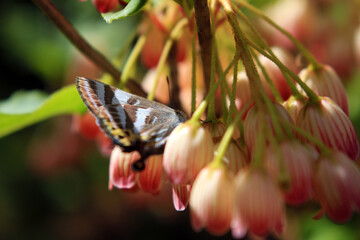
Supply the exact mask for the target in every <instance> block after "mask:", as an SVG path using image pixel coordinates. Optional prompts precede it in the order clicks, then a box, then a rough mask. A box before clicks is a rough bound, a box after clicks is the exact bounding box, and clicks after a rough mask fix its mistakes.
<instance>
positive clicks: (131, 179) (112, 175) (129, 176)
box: [109, 146, 140, 189]
mask: <svg viewBox="0 0 360 240" xmlns="http://www.w3.org/2000/svg"><path fill="white" fill-rule="evenodd" d="M138 159H140V154H139V153H138V152H136V151H134V152H131V153H124V152H122V151H121V149H120V147H119V146H115V147H114V149H113V151H112V152H111V156H110V166H109V189H112V188H113V186H115V187H117V188H120V189H130V188H133V187H134V186H135V185H136V183H137V182H136V176H137V175H136V174H137V173H136V172H134V171H133V170H132V168H131V165H132V164H133V163H134V162H136V161H137V160H138Z"/></svg>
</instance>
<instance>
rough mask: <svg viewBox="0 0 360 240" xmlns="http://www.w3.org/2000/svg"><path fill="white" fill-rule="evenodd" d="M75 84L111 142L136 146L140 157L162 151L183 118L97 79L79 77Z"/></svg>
mask: <svg viewBox="0 0 360 240" xmlns="http://www.w3.org/2000/svg"><path fill="white" fill-rule="evenodd" d="M76 86H77V89H78V91H79V93H80V96H81V98H82V99H83V101H84V103H85V104H86V106H87V107H88V109H89V110H90V112H91V113H93V115H94V116H95V117H96V119H97V122H98V124H99V126H100V127H101V128H102V130H103V131H104V132H105V133H106V134H107V135H108V136H109V137H111V138H112V139H113V141H114V143H115V144H118V145H120V147H121V148H122V149H123V151H125V152H131V151H134V150H137V151H139V152H140V154H141V155H142V156H143V157H144V158H146V157H147V156H149V155H151V154H159V153H162V152H163V149H164V145H165V143H166V140H167V138H168V136H169V134H170V133H171V131H172V130H173V129H174V128H175V127H176V126H177V125H178V124H180V123H181V122H184V121H185V120H186V116H185V114H184V113H182V112H179V111H175V110H174V109H172V108H169V107H167V106H165V105H163V104H160V103H157V102H154V101H149V100H147V99H145V98H142V97H139V96H136V95H133V94H130V93H127V92H124V91H122V90H120V89H117V88H115V87H112V86H109V85H107V84H104V83H102V82H99V81H95V80H91V79H87V78H83V77H79V78H77V79H76Z"/></svg>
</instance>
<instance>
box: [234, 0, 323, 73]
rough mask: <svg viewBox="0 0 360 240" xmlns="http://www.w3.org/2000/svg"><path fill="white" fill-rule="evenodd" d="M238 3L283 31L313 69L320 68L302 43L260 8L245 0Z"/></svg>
mask: <svg viewBox="0 0 360 240" xmlns="http://www.w3.org/2000/svg"><path fill="white" fill-rule="evenodd" d="M238 3H239V4H240V5H242V6H244V7H245V8H247V9H249V10H250V11H252V12H253V13H255V14H256V15H258V16H260V17H261V18H262V19H264V20H265V21H266V22H268V23H269V24H270V25H271V26H273V27H274V28H276V29H277V30H278V31H280V32H281V33H283V34H284V35H285V36H286V37H287V38H289V39H290V41H291V42H292V43H294V45H295V46H296V47H297V48H298V49H299V50H300V51H301V52H302V53H303V54H304V56H305V58H306V59H307V60H308V61H309V62H310V63H311V65H313V67H314V69H319V68H321V64H320V63H318V62H317V61H316V59H315V58H314V56H313V55H312V54H311V53H310V52H309V51H308V50H307V49H306V48H305V47H304V45H302V44H301V43H300V42H299V41H298V40H297V39H296V38H294V37H293V36H292V35H291V34H290V33H288V32H287V31H286V30H285V29H284V28H282V27H280V26H279V25H278V24H277V23H275V22H274V21H273V20H271V19H270V18H269V17H268V16H266V15H265V14H264V13H263V12H262V11H261V10H259V9H257V8H256V7H254V6H252V5H251V4H249V3H247V2H245V1H241V0H240V1H238Z"/></svg>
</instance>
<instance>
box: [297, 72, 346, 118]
mask: <svg viewBox="0 0 360 240" xmlns="http://www.w3.org/2000/svg"><path fill="white" fill-rule="evenodd" d="M299 77H300V78H301V80H302V81H304V82H305V83H306V84H307V85H308V86H309V87H310V88H311V89H312V90H313V91H314V92H315V93H317V94H318V95H319V96H323V97H329V98H331V99H332V100H333V101H334V102H335V103H336V104H338V105H339V106H340V108H341V109H342V110H343V111H344V112H345V113H346V114H347V115H349V105H348V100H347V95H346V91H345V88H344V85H343V84H342V82H341V80H340V78H339V76H338V75H337V74H336V72H335V71H334V69H332V67H330V66H329V65H324V66H322V67H321V68H320V69H315V70H314V68H313V67H311V66H310V67H308V68H306V69H303V70H302V71H301V72H300V73H299Z"/></svg>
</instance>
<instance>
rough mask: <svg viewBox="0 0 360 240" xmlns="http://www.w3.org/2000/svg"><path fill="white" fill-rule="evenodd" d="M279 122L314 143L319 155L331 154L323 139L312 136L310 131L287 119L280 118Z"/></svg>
mask: <svg viewBox="0 0 360 240" xmlns="http://www.w3.org/2000/svg"><path fill="white" fill-rule="evenodd" d="M281 124H284V125H286V126H288V127H290V128H292V129H293V130H294V131H295V132H296V133H298V134H300V135H301V136H302V137H304V138H306V139H307V140H308V141H309V142H310V143H311V144H313V145H315V146H316V147H317V148H318V149H319V152H320V153H321V155H324V156H325V155H331V153H332V150H331V149H330V148H329V147H328V146H326V145H325V144H324V143H323V141H321V140H320V139H318V138H316V137H314V136H313V135H312V134H311V133H309V132H308V131H305V130H304V129H302V128H300V127H298V126H295V125H294V124H290V123H289V122H287V121H284V120H281Z"/></svg>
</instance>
